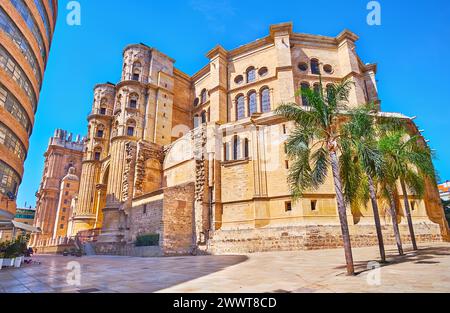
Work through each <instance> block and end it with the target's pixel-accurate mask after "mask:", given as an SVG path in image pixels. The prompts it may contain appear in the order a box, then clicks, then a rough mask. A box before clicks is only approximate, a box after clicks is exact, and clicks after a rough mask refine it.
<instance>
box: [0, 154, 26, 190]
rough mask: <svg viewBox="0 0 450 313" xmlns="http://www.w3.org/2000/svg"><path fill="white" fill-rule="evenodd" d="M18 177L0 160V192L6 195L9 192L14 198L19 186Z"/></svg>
mask: <svg viewBox="0 0 450 313" xmlns="http://www.w3.org/2000/svg"><path fill="white" fill-rule="evenodd" d="M20 182H21V180H20V176H19V174H17V172H16V171H15V170H14V169H13V168H11V167H10V166H9V165H8V164H6V163H5V162H3V161H2V160H0V192H1V193H2V194H4V195H7V194H8V193H9V192H10V193H12V194H13V195H14V196H15V195H17V190H18V188H19V185H20Z"/></svg>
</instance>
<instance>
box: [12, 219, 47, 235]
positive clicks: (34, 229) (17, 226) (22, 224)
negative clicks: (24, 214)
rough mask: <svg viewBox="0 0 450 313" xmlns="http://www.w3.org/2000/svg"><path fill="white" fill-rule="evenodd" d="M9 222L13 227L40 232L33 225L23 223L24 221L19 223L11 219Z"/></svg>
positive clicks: (30, 231)
mask: <svg viewBox="0 0 450 313" xmlns="http://www.w3.org/2000/svg"><path fill="white" fill-rule="evenodd" d="M11 222H12V224H13V225H14V227H15V228H17V229H21V230H24V231H26V232H29V233H41V232H42V231H41V230H40V229H39V228H37V227H33V226H30V225H27V224H24V223H19V222H16V221H11Z"/></svg>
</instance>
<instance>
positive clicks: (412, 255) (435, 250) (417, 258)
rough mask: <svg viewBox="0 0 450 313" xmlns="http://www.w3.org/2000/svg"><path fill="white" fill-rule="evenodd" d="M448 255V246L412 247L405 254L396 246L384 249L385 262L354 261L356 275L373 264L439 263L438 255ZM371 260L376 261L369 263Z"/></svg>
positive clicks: (367, 269) (385, 265) (372, 266)
mask: <svg viewBox="0 0 450 313" xmlns="http://www.w3.org/2000/svg"><path fill="white" fill-rule="evenodd" d="M445 256H450V246H448V247H425V248H420V247H419V250H418V251H414V250H412V249H409V250H405V255H403V256H400V255H398V250H397V249H396V248H389V249H386V260H387V261H386V262H385V263H382V262H381V261H380V260H378V259H377V260H374V259H371V260H366V261H357V262H354V266H355V273H356V275H360V274H363V273H365V272H368V271H371V270H373V269H374V268H375V265H379V267H380V268H383V267H388V266H392V265H397V264H402V263H415V264H430V265H431V264H439V263H441V262H440V261H439V257H445ZM371 262H378V264H377V263H373V264H371ZM336 269H340V270H341V269H346V266H345V265H342V266H338V267H336Z"/></svg>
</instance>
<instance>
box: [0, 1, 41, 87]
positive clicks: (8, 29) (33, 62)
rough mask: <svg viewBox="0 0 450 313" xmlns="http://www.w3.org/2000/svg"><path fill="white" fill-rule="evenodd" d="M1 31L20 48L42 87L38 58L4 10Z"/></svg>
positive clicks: (1, 18)
mask: <svg viewBox="0 0 450 313" xmlns="http://www.w3.org/2000/svg"><path fill="white" fill-rule="evenodd" d="M0 30H2V31H4V32H5V33H6V34H7V35H8V36H9V38H11V40H12V41H13V42H14V43H15V44H16V46H17V48H19V50H20V51H21V52H22V54H23V56H24V57H25V59H26V60H27V61H28V63H29V64H30V66H31V69H32V70H33V72H34V76H35V77H36V80H37V81H38V85H39V87H40V86H41V83H42V74H41V70H40V68H39V63H38V61H37V59H36V56H35V55H34V53H33V51H32V50H31V48H30V44H29V43H28V41H27V40H26V39H25V37H24V36H23V34H22V33H21V32H20V30H19V29H18V28H17V26H16V24H15V23H14V22H13V21H12V20H11V18H10V17H9V16H8V14H6V12H5V11H4V10H3V8H0Z"/></svg>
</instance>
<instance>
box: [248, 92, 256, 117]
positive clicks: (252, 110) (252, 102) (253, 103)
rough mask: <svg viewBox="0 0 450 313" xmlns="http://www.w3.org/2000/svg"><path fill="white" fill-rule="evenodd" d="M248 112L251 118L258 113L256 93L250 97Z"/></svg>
mask: <svg viewBox="0 0 450 313" xmlns="http://www.w3.org/2000/svg"><path fill="white" fill-rule="evenodd" d="M248 111H249V112H250V116H251V115H252V114H254V113H256V112H257V111H258V109H257V104H256V92H252V93H250V94H249V95H248Z"/></svg>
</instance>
